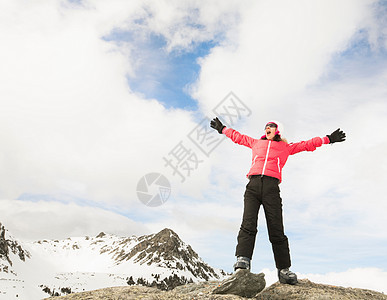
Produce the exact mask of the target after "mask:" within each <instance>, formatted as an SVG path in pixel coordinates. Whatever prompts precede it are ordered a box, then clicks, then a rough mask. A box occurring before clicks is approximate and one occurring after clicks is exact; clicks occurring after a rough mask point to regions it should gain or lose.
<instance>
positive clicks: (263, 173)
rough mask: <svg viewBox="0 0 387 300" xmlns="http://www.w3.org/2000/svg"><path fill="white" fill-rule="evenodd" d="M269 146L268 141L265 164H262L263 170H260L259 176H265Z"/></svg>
mask: <svg viewBox="0 0 387 300" xmlns="http://www.w3.org/2000/svg"><path fill="white" fill-rule="evenodd" d="M270 144H271V141H269V145H267V151H266V157H265V163H264V164H263V169H262V174H261V176H263V175H265V169H266V164H267V158H268V157H269V150H270Z"/></svg>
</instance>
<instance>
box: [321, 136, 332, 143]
mask: <svg viewBox="0 0 387 300" xmlns="http://www.w3.org/2000/svg"><path fill="white" fill-rule="evenodd" d="M322 140H323V144H329V143H330V141H329V137H327V136H324V137H323V138H322Z"/></svg>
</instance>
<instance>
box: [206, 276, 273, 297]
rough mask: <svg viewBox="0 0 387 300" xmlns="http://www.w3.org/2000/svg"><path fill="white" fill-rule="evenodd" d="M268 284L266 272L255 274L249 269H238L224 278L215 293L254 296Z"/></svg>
mask: <svg viewBox="0 0 387 300" xmlns="http://www.w3.org/2000/svg"><path fill="white" fill-rule="evenodd" d="M265 286H266V281H265V274H263V273H259V274H254V273H251V272H250V271H248V270H242V269H239V270H237V271H236V272H235V273H234V274H233V275H231V276H230V277H229V278H226V279H225V280H223V281H222V282H221V284H220V286H218V287H217V288H216V289H215V290H214V291H213V294H233V295H238V296H242V297H254V296H255V295H256V294H258V293H259V292H261V291H262V290H263V289H264V288H265Z"/></svg>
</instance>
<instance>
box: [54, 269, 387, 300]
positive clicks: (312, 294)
mask: <svg viewBox="0 0 387 300" xmlns="http://www.w3.org/2000/svg"><path fill="white" fill-rule="evenodd" d="M233 276H234V275H233ZM238 276H241V277H244V278H246V276H248V275H246V274H244V273H240V274H239V275H238ZM238 276H237V277H238ZM234 277H235V276H234ZM251 278H252V279H253V280H255V281H257V280H261V279H263V278H264V276H262V275H261V274H254V276H252V277H251ZM263 280H264V279H263ZM230 281H233V280H230V278H228V279H226V280H225V281H223V282H220V281H206V282H201V283H191V284H186V285H182V286H178V287H176V288H175V289H173V290H171V291H162V290H159V289H157V288H151V287H145V286H125V287H113V288H105V289H100V290H95V291H89V292H83V293H77V294H70V295H67V296H61V297H53V298H50V299H51V300H54V299H55V300H86V299H88V300H94V299H95V300H97V299H98V300H99V299H101V300H102V299H104V300H109V299H120V300H129V299H130V300H132V299H133V300H134V299H143V300H156V299H157V300H167V299H168V300H169V299H171V300H172V299H173V300H175V299H181V300H193V299H194V300H205V299H210V300H223V299H224V300H243V299H258V300H269V299H270V300H280V299H281V300H283V299H297V300H306V299H308V300H323V299H335V300H336V299H338V300H347V299H348V300H349V299H363V300H368V299H369V300H371V299H372V300H379V299H380V300H387V295H384V294H382V293H378V292H375V291H371V290H364V289H357V288H343V287H339V286H332V285H325V284H317V283H313V282H311V281H309V280H307V279H302V280H299V283H298V284H297V285H287V284H280V283H278V282H277V283H275V284H273V285H271V286H270V287H268V288H266V289H264V290H263V291H261V292H258V293H257V294H256V295H254V296H252V297H242V296H238V295H233V294H221V295H220V294H215V293H214V292H216V291H219V290H222V291H224V289H223V287H224V286H226V287H227V288H229V287H230ZM235 281H236V282H237V281H238V280H235ZM240 283H241V282H240V281H239V282H238V285H240Z"/></svg>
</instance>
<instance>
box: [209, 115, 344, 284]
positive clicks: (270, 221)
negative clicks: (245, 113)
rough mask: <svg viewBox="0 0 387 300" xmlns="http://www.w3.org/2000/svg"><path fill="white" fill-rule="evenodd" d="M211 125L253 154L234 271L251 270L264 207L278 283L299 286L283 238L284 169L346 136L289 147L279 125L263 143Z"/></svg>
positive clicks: (270, 126)
mask: <svg viewBox="0 0 387 300" xmlns="http://www.w3.org/2000/svg"><path fill="white" fill-rule="evenodd" d="M210 125H211V127H212V128H214V129H216V130H217V131H218V132H219V133H220V134H225V135H226V136H227V137H228V138H230V139H231V140H232V141H233V142H234V143H237V144H240V145H244V146H247V147H249V148H251V149H252V152H253V156H252V164H251V168H250V170H249V172H248V173H247V175H246V176H247V177H248V178H249V183H248V184H247V186H246V191H245V194H244V211H243V219H242V225H241V227H240V230H239V234H238V244H237V247H236V252H235V255H236V257H237V262H236V263H235V265H234V270H237V269H250V261H251V258H252V255H253V250H254V245H255V237H256V234H257V222H258V212H259V208H260V206H261V205H262V206H263V209H264V212H265V217H266V224H267V229H268V233H269V239H270V242H271V244H272V249H273V254H274V260H275V263H276V267H277V269H278V279H279V281H280V282H281V283H287V284H296V283H297V276H296V274H295V273H293V272H292V271H290V270H289V268H290V265H291V263H290V253H289V244H288V238H287V237H286V235H285V234H284V226H283V220H282V199H281V197H280V190H279V186H278V185H279V183H280V182H281V181H282V168H283V167H284V165H285V163H286V161H287V159H288V157H289V155H292V154H296V153H298V152H301V151H314V150H316V148H317V147H320V146H321V145H323V144H332V143H335V142H342V141H344V140H345V133H344V132H343V131H340V129H337V130H336V131H334V132H333V133H332V134H331V135H327V136H325V137H323V138H320V137H315V138H313V139H311V140H308V141H302V142H299V143H290V144H288V143H287V142H286V140H284V139H283V138H281V132H280V128H279V125H278V122H269V123H267V124H266V126H265V135H263V136H262V137H261V138H260V139H254V138H252V137H249V136H247V135H244V134H240V133H239V132H238V131H236V130H234V129H232V128H227V127H226V126H224V125H223V124H222V122H221V121H220V120H219V119H218V118H215V119H213V120H212V121H211V124H210Z"/></svg>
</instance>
